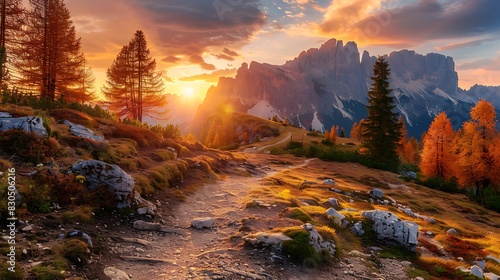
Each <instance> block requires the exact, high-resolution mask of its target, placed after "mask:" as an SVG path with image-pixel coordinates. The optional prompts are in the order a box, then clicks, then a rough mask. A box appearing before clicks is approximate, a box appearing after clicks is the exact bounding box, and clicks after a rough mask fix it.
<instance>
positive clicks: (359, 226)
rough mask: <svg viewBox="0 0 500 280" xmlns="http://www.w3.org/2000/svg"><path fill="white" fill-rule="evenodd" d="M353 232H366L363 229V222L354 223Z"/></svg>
mask: <svg viewBox="0 0 500 280" xmlns="http://www.w3.org/2000/svg"><path fill="white" fill-rule="evenodd" d="M351 231H352V233H354V234H356V235H358V236H361V235H363V234H364V233H365V231H364V230H363V224H362V223H361V222H357V223H355V224H354V226H353V227H352V228H351Z"/></svg>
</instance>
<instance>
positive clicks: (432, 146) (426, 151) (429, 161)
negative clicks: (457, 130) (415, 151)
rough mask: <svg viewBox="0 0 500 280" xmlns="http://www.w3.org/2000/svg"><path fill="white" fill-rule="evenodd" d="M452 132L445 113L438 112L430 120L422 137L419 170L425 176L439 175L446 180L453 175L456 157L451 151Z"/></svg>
mask: <svg viewBox="0 0 500 280" xmlns="http://www.w3.org/2000/svg"><path fill="white" fill-rule="evenodd" d="M453 137H454V132H453V128H452V125H451V121H450V119H449V118H448V116H447V115H446V113H444V112H443V113H440V114H439V115H438V116H437V117H436V118H434V120H433V121H432V123H431V125H430V127H429V130H428V131H427V133H426V134H425V137H424V139H423V142H424V143H423V147H424V148H423V150H422V162H421V163H420V170H421V171H422V174H423V175H424V176H426V177H441V178H444V179H446V180H449V179H451V178H452V177H453V176H454V165H455V163H456V159H455V157H454V155H453V152H452V149H451V147H452V142H453Z"/></svg>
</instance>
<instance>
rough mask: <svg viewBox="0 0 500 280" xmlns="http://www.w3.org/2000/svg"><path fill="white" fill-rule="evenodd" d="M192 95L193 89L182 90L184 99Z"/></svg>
mask: <svg viewBox="0 0 500 280" xmlns="http://www.w3.org/2000/svg"><path fill="white" fill-rule="evenodd" d="M193 95H194V90H193V88H190V87H187V88H185V89H184V96H186V97H192V96H193Z"/></svg>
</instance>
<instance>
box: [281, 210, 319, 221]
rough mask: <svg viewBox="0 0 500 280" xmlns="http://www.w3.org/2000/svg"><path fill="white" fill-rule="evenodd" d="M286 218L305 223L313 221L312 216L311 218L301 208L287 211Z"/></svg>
mask: <svg viewBox="0 0 500 280" xmlns="http://www.w3.org/2000/svg"><path fill="white" fill-rule="evenodd" d="M285 216H286V217H288V218H291V219H295V220H299V221H301V222H303V223H308V222H311V221H312V218H311V216H309V214H308V213H306V212H304V210H302V209H301V208H299V207H292V208H289V209H287V211H286V214H285Z"/></svg>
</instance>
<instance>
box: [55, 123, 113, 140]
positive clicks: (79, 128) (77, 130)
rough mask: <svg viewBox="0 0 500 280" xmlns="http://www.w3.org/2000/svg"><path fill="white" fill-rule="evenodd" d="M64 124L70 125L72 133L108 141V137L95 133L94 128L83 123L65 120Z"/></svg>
mask: <svg viewBox="0 0 500 280" xmlns="http://www.w3.org/2000/svg"><path fill="white" fill-rule="evenodd" d="M64 124H65V125H67V126H69V131H70V132H71V134H73V135H75V136H78V137H82V138H87V139H91V140H94V141H97V142H105V141H106V139H105V138H104V137H102V136H100V135H97V134H95V132H94V131H92V129H89V128H86V127H85V126H83V125H80V124H74V123H72V122H70V121H64Z"/></svg>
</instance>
